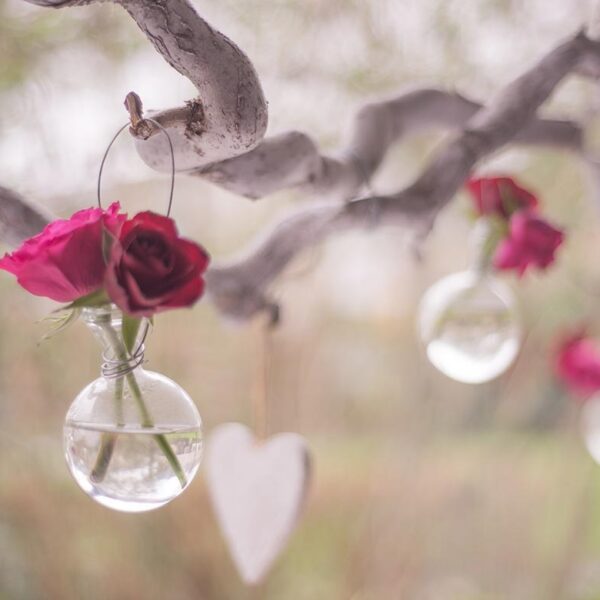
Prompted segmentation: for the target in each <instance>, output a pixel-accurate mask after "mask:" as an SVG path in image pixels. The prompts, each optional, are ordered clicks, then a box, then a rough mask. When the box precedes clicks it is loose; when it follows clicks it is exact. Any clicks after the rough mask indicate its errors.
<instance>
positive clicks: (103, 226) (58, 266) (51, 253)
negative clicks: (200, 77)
mask: <svg viewBox="0 0 600 600" xmlns="http://www.w3.org/2000/svg"><path fill="white" fill-rule="evenodd" d="M119 208H120V207H119V204H118V203H116V202H115V203H114V204H111V205H110V207H109V208H108V209H107V210H102V209H100V208H88V209H85V210H80V211H79V212H76V213H75V214H74V215H73V216H72V217H71V218H70V219H66V220H58V221H53V222H52V223H50V224H49V225H47V226H46V227H45V228H44V230H43V231H42V232H41V233H39V234H38V235H36V236H34V237H32V238H30V239H28V240H26V241H25V242H24V243H23V244H22V246H21V247H20V248H19V249H18V250H16V251H15V252H13V253H12V254H6V255H5V256H4V258H2V259H1V260H0V269H4V270H5V271H8V272H9V273H12V274H13V275H16V276H17V281H18V282H19V284H20V285H21V286H22V287H24V288H25V289H26V290H27V291H28V292H30V293H32V294H35V295H36V296H46V297H48V298H52V300H57V301H58V302H72V301H73V300H77V299H78V298H81V297H82V296H86V295H87V294H90V293H91V292H94V291H96V290H98V289H100V288H101V287H102V284H103V281H104V272H105V270H106V265H105V261H104V257H103V254H102V241H103V232H104V230H107V231H109V232H110V233H111V234H113V235H118V232H119V229H120V227H121V224H122V223H123V222H124V221H125V219H126V218H127V217H126V215H124V214H119Z"/></svg>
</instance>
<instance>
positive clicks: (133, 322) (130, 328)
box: [122, 313, 142, 354]
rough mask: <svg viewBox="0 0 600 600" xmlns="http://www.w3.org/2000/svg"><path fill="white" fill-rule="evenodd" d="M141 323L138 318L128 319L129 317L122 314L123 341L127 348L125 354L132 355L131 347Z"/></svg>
mask: <svg viewBox="0 0 600 600" xmlns="http://www.w3.org/2000/svg"><path fill="white" fill-rule="evenodd" d="M141 322H142V320H141V319H140V318H136V317H130V316H129V315H127V314H125V313H123V325H122V332H123V341H124V342H125V347H126V348H127V352H129V354H132V353H133V350H134V348H133V345H134V344H135V340H136V338H137V334H138V331H139V330H140V324H141Z"/></svg>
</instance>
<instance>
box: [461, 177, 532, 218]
mask: <svg viewBox="0 0 600 600" xmlns="http://www.w3.org/2000/svg"><path fill="white" fill-rule="evenodd" d="M467 189H468V190H469V192H470V193H471V196H472V197H473V203H474V205H475V210H476V212H477V214H478V215H479V216H488V215H498V216H501V217H504V218H505V219H508V218H509V217H510V215H512V214H513V213H514V212H516V211H518V210H521V209H524V208H535V207H536V206H537V205H538V199H537V198H536V196H535V195H534V194H532V193H531V192H530V191H528V190H526V189H525V188H522V187H521V186H520V185H518V184H517V183H516V181H515V180H514V179H512V178H511V177H481V178H472V179H469V180H468V181H467Z"/></svg>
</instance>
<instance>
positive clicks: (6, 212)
mask: <svg viewBox="0 0 600 600" xmlns="http://www.w3.org/2000/svg"><path fill="white" fill-rule="evenodd" d="M48 222H49V218H48V217H47V216H46V215H45V214H44V213H43V212H42V211H41V210H40V209H38V208H36V207H34V206H31V205H29V204H28V203H27V202H26V201H25V198H23V196H21V195H20V194H17V193H16V192H13V191H12V190H9V189H8V188H5V187H2V186H0V240H1V241H3V242H5V243H6V244H8V245H10V246H17V245H19V244H20V243H21V242H22V241H23V240H25V239H27V238H29V237H32V236H34V235H35V234H36V233H39V232H40V231H41V230H42V229H43V228H44V227H45V226H46V225H47V224H48Z"/></svg>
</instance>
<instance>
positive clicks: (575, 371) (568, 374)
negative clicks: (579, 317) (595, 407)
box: [554, 333, 600, 398]
mask: <svg viewBox="0 0 600 600" xmlns="http://www.w3.org/2000/svg"><path fill="white" fill-rule="evenodd" d="M554 368H555V371H556V374H557V375H558V377H559V378H560V379H561V380H562V381H563V383H564V384H565V385H566V386H567V388H568V389H569V390H570V391H571V392H573V393H575V394H577V395H578V396H581V397H583V398H587V397H589V396H591V395H592V394H595V393H596V392H597V391H598V390H600V351H599V350H598V348H597V347H596V345H595V344H594V343H593V342H592V341H591V340H590V339H588V338H586V337H585V336H584V334H583V333H577V334H574V335H571V336H570V337H568V338H567V339H566V340H565V341H564V342H563V343H562V344H561V346H560V348H559V350H558V353H557V357H556V362H555V365H554Z"/></svg>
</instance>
